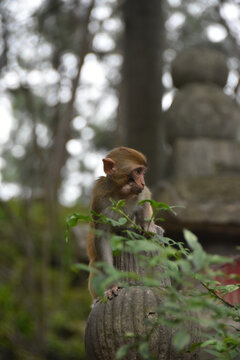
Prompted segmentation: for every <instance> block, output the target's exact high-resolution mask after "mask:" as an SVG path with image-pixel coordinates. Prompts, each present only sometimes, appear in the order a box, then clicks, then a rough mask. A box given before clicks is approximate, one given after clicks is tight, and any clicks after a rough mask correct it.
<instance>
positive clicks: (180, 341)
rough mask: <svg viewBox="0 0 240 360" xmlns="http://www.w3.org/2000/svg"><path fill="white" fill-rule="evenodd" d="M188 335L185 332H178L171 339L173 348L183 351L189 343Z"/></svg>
mask: <svg viewBox="0 0 240 360" xmlns="http://www.w3.org/2000/svg"><path fill="white" fill-rule="evenodd" d="M190 339H191V337H190V335H189V333H188V332H187V331H184V330H182V331H179V332H177V333H176V334H175V335H174V337H173V346H174V347H175V349H176V350H183V349H184V348H185V347H186V346H187V345H188V344H189V342H190Z"/></svg>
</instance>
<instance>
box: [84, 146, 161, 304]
mask: <svg viewBox="0 0 240 360" xmlns="http://www.w3.org/2000/svg"><path fill="white" fill-rule="evenodd" d="M103 168H104V172H105V174H106V176H102V177H100V178H99V179H98V180H97V181H96V184H95V187H94V189H93V195H92V203H91V210H92V211H94V212H95V213H97V214H104V215H105V216H107V217H109V218H112V219H115V220H117V219H118V218H119V217H120V215H119V214H118V213H117V212H115V211H112V210H111V209H110V208H109V206H111V201H110V199H111V198H112V199H113V200H115V201H118V200H124V201H125V206H124V208H123V211H124V212H125V213H126V214H127V215H128V216H129V217H130V218H131V219H132V220H133V221H135V223H136V224H137V225H139V226H141V227H142V228H143V229H144V230H148V231H150V232H153V233H157V234H160V235H162V234H163V229H162V228H161V227H159V226H157V225H155V224H154V223H153V222H151V223H150V224H149V222H148V221H146V219H150V218H151V216H152V207H151V205H150V203H149V202H145V203H144V204H142V205H141V206H139V205H138V203H139V202H140V201H142V200H145V199H150V198H151V193H150V191H149V189H148V187H147V186H146V185H145V180H144V174H145V171H146V169H147V163H146V157H145V156H144V155H143V154H142V153H140V152H138V151H136V150H133V149H130V148H126V147H118V148H115V149H113V150H112V151H111V152H110V153H109V154H108V155H107V156H106V158H104V159H103ZM91 228H92V231H90V233H89V236H88V239H87V253H88V257H89V260H90V262H89V265H90V266H94V263H95V262H96V261H104V262H106V263H108V264H110V265H113V254H112V249H111V245H110V239H109V236H108V233H109V232H110V231H112V232H113V231H114V229H111V227H110V225H105V224H95V223H92V224H91ZM94 229H98V230H102V231H103V233H102V235H95V234H94ZM92 276H93V274H92V273H90V276H89V291H90V293H91V295H92V297H93V299H94V300H95V301H96V294H94V291H93V289H92V286H91V280H92ZM119 289H120V288H119V286H118V285H117V284H114V285H112V286H111V288H109V289H107V290H106V292H105V295H106V296H107V298H108V299H109V300H111V299H112V298H113V297H114V296H117V295H118V291H119Z"/></svg>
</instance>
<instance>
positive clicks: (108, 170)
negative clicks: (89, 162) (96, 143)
mask: <svg viewBox="0 0 240 360" xmlns="http://www.w3.org/2000/svg"><path fill="white" fill-rule="evenodd" d="M102 161H103V170H104V172H105V174H106V175H112V174H113V173H114V172H115V170H116V168H115V167H114V165H115V161H114V160H112V159H110V158H105V159H103V160H102Z"/></svg>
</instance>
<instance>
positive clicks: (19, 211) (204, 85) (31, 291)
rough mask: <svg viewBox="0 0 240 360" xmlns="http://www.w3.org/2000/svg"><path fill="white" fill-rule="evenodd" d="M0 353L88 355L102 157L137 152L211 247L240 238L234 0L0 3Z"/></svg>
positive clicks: (173, 228) (239, 10)
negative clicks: (83, 218)
mask: <svg viewBox="0 0 240 360" xmlns="http://www.w3.org/2000/svg"><path fill="white" fill-rule="evenodd" d="M0 10H1V11H0V72H1V77H0V114H1V119H0V169H1V173H0V319H1V321H0V359H1V360H30V359H31V360H32V359H34V360H35V359H36V360H43V359H47V360H78V359H85V355H84V345H83V337H84V327H85V323H86V318H87V315H88V313H89V311H90V304H91V300H90V296H89V294H88V290H87V274H85V273H82V272H81V273H79V272H77V273H76V272H74V271H73V270H72V269H71V267H72V265H73V264H75V263H76V262H79V261H81V262H86V263H87V258H86V253H85V241H86V236H87V232H88V226H87V224H86V225H81V226H79V227H76V228H75V229H74V231H73V232H72V234H71V240H70V241H69V242H68V243H66V242H65V240H64V231H65V219H66V216H67V215H69V214H71V213H72V212H74V211H78V212H82V213H88V209H89V201H90V195H91V188H92V185H93V181H94V179H96V178H97V177H98V176H100V175H102V174H103V172H102V161H101V159H102V158H103V157H104V156H105V155H106V153H107V152H108V151H109V150H110V149H111V148H113V147H114V146H118V145H127V146H130V147H133V148H136V149H138V150H140V151H142V152H144V153H145V154H146V155H147V158H148V163H149V171H148V174H147V177H148V179H147V180H148V184H150V187H151V189H152V191H153V194H154V198H155V199H156V200H158V201H163V202H166V203H168V204H169V205H180V206H181V207H180V208H179V209H178V210H177V212H178V216H177V217H174V218H173V217H171V216H170V215H168V214H163V216H164V217H165V218H166V221H165V223H164V224H163V225H162V226H163V227H164V228H165V229H166V234H167V235H168V236H170V237H171V236H172V237H173V238H174V239H175V240H182V229H183V227H188V228H189V229H191V230H193V231H194V232H195V233H197V235H198V236H199V240H200V241H201V243H202V244H203V246H204V247H205V248H206V249H207V251H210V252H217V253H224V254H229V255H232V256H236V255H237V251H236V245H238V244H239V234H240V216H239V210H240V186H239V184H240V181H239V180H240V143H239V140H240V111H239V101H240V90H239V85H240V78H239V71H240V35H239V34H240V3H239V1H238V0H188V1H184V0H165V1H159V0H151V1H146V0H131V1H130V0H129V1H127V0H125V1H124V0H2V1H1V2H0Z"/></svg>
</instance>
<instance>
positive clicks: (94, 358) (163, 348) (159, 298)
mask: <svg viewBox="0 0 240 360" xmlns="http://www.w3.org/2000/svg"><path fill="white" fill-rule="evenodd" d="M163 301H164V292H162V291H161V290H158V289H156V288H146V287H142V286H132V287H129V288H127V289H122V290H121V291H120V293H119V295H118V296H117V297H116V298H114V299H113V300H111V301H108V302H107V303H106V304H103V303H100V302H99V303H97V304H96V305H95V306H94V307H93V309H92V311H91V313H90V315H89V318H88V321H87V326H86V332H85V347H86V354H87V359H88V360H115V359H116V357H115V354H116V351H117V349H118V348H120V347H121V346H122V345H126V344H134V343H135V342H136V340H140V339H142V340H143V339H144V338H145V337H146V336H147V335H148V334H149V335H150V333H151V331H152V334H151V336H150V338H149V340H148V344H149V347H150V351H151V354H152V356H154V358H155V359H159V360H176V359H178V360H194V359H195V360H196V359H198V354H197V352H194V353H190V354H189V353H180V354H179V353H178V354H176V352H175V351H174V350H173V347H172V345H171V340H172V331H171V330H170V329H168V328H167V327H165V326H163V325H158V326H157V327H155V328H154V330H153V328H152V325H151V321H152V322H154V320H155V319H156V318H157V316H158V315H157V312H156V308H157V307H161V304H162V302H163ZM186 328H187V329H189V332H190V333H191V334H192V340H193V341H194V342H197V341H199V338H198V335H197V333H198V329H197V328H196V327H194V326H193V325H192V324H190V323H189V322H188V321H187V315H186ZM126 333H131V334H134V335H135V338H134V337H130V338H126V336H125V334H126ZM142 359H143V357H142V356H141V355H140V354H139V352H138V350H137V348H136V347H133V349H131V350H130V351H129V352H128V353H127V355H126V356H124V360H142Z"/></svg>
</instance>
